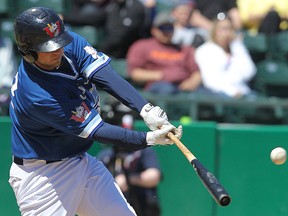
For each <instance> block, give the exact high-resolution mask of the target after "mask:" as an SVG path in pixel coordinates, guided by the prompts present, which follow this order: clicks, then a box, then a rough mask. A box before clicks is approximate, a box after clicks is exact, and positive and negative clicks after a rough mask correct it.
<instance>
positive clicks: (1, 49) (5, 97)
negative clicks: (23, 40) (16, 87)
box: [0, 23, 17, 115]
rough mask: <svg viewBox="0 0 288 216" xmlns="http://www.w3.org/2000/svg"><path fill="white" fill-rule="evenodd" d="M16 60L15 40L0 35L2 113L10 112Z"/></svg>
mask: <svg viewBox="0 0 288 216" xmlns="http://www.w3.org/2000/svg"><path fill="white" fill-rule="evenodd" d="M0 24H1V23H0ZM16 62H17V61H16V57H15V54H14V47H13V41H12V40H11V39H10V38H8V37H2V36H0V77H1V78H0V115H8V114H9V103H10V88H11V85H12V82H13V78H14V76H15V74H16V73H17V66H16Z"/></svg>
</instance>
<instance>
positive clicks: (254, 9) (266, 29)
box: [237, 0, 288, 34]
mask: <svg viewBox="0 0 288 216" xmlns="http://www.w3.org/2000/svg"><path fill="white" fill-rule="evenodd" d="M237 4H238V8H239V12H240V17H241V19H242V22H243V25H244V27H245V29H248V30H250V31H252V32H256V33H257V32H261V33H265V34H273V33H277V32H280V31H283V30H287V29H288V13H287V11H288V1H283V0H274V1H270V0H269V1H268V0H263V1H261V3H259V1H255V0H237Z"/></svg>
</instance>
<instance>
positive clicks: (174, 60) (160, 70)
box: [127, 12, 201, 94]
mask: <svg viewBox="0 0 288 216" xmlns="http://www.w3.org/2000/svg"><path fill="white" fill-rule="evenodd" d="M173 30H174V26H173V19H172V17H171V14H170V13H165V12H162V13H159V14H158V15H157V16H156V17H155V19H154V22H153V26H152V28H151V34H152V37H151V38H147V39H141V40H138V41H136V42H135V43H133V44H132V46H131V47H130V49H129V50H128V55H127V67H128V73H129V75H130V77H131V79H132V81H134V82H136V83H141V84H143V85H144V89H145V90H146V91H150V92H154V93H162V94H172V93H177V92H179V91H186V92H190V91H195V90H197V89H198V87H199V85H200V84H201V76H200V72H199V69H198V66H197V64H196V62H195V59H194V51H195V49H194V48H193V47H191V46H184V45H183V46H179V45H174V44H172V43H171V39H172V36H173Z"/></svg>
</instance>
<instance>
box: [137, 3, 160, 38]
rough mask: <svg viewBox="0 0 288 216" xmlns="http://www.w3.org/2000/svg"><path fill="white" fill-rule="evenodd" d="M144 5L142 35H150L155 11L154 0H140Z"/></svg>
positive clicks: (155, 4)
mask: <svg viewBox="0 0 288 216" xmlns="http://www.w3.org/2000/svg"><path fill="white" fill-rule="evenodd" d="M140 1H141V2H142V3H143V5H144V7H145V25H144V26H143V37H151V32H150V29H151V26H152V23H153V19H154V17H155V16H156V13H157V1H156V0H140Z"/></svg>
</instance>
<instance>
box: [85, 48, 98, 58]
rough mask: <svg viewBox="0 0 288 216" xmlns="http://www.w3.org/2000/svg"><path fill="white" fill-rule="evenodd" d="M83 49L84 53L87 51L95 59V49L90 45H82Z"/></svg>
mask: <svg viewBox="0 0 288 216" xmlns="http://www.w3.org/2000/svg"><path fill="white" fill-rule="evenodd" d="M84 50H85V51H86V53H88V54H89V55H91V56H92V57H93V58H94V59H97V58H98V57H97V51H96V50H95V49H94V48H93V47H91V46H86V47H84Z"/></svg>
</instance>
